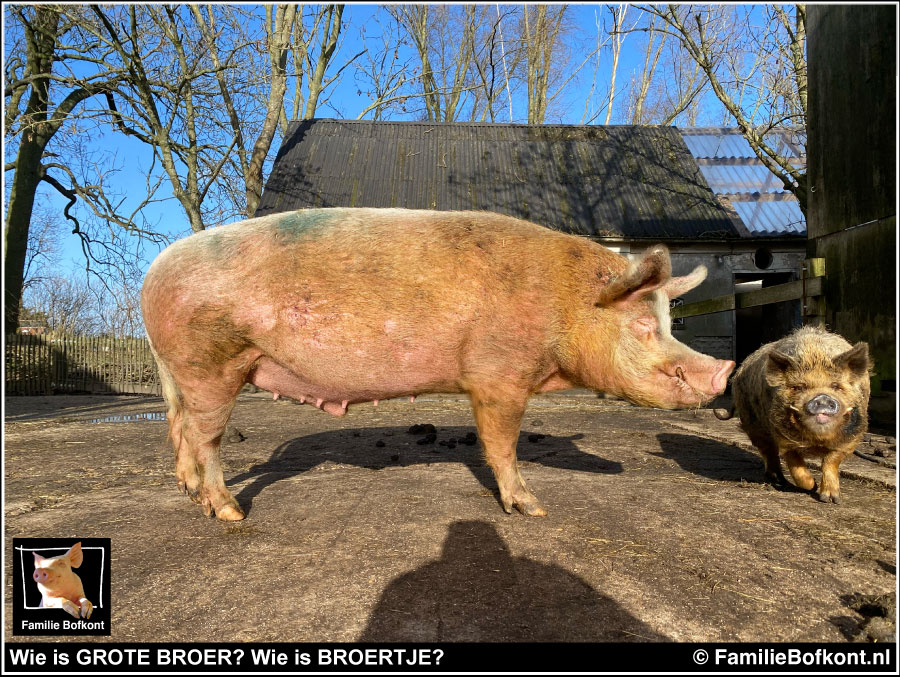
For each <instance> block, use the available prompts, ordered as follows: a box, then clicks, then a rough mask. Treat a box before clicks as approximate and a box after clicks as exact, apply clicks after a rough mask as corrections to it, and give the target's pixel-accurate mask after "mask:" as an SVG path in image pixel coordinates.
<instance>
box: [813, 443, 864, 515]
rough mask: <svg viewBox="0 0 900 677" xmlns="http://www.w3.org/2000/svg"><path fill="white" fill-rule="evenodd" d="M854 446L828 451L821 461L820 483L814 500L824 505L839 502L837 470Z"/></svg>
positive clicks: (839, 486)
mask: <svg viewBox="0 0 900 677" xmlns="http://www.w3.org/2000/svg"><path fill="white" fill-rule="evenodd" d="M855 446H856V445H855V444H852V445H850V446H849V447H840V448H838V449H834V450H833V451H829V452H828V453H827V454H825V458H823V459H822V483H821V484H820V485H819V491H818V493H817V494H816V498H818V499H819V500H820V501H822V502H824V503H828V502H829V501H831V502H832V503H840V502H841V480H840V471H839V470H838V468H839V467H840V465H841V461H843V460H844V459H845V458H846V457H847V456H848V455H850V454H852V453H853V448H854V447H855Z"/></svg>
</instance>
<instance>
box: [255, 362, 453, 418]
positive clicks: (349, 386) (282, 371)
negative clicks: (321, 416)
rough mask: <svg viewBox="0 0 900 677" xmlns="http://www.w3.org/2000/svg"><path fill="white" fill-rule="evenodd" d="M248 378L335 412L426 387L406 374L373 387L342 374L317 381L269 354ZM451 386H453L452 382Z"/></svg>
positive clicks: (436, 386)
mask: <svg viewBox="0 0 900 677" xmlns="http://www.w3.org/2000/svg"><path fill="white" fill-rule="evenodd" d="M395 378H396V377H395ZM360 380H364V379H363V378H361V379H360ZM247 381H248V383H252V384H253V385H255V386H258V387H260V388H262V389H264V390H268V391H270V392H272V393H275V394H276V395H284V396H286V397H290V398H291V399H294V400H298V401H300V402H306V403H309V404H312V405H314V406H316V407H318V408H319V409H322V410H323V411H326V412H328V413H329V414H332V415H334V416H343V415H344V414H346V413H347V407H348V405H350V404H358V403H360V402H371V401H373V400H382V399H390V398H392V397H399V396H401V395H407V394H411V393H417V392H422V391H423V388H422V387H419V384H414V383H412V382H410V381H409V380H408V379H404V378H397V379H396V380H394V379H391V380H390V382H386V383H382V384H379V385H378V386H374V387H373V386H365V385H363V384H361V383H348V382H344V381H345V379H340V378H338V379H335V380H333V381H332V382H330V383H317V382H313V381H312V380H310V379H307V378H304V377H303V376H302V375H300V374H297V373H295V372H294V371H292V370H291V369H288V368H287V367H285V366H283V365H281V364H279V363H278V362H276V361H275V360H273V359H271V358H269V357H267V356H263V357H260V358H259V359H258V360H257V362H256V364H255V366H254V368H253V369H252V371H251V372H250V374H249V375H248V378H247ZM335 381H337V382H335ZM449 385H450V384H434V383H431V384H428V386H430V387H426V388H424V389H426V390H432V391H434V390H435V389H440V390H447V389H448V386H449ZM450 387H451V388H452V386H450Z"/></svg>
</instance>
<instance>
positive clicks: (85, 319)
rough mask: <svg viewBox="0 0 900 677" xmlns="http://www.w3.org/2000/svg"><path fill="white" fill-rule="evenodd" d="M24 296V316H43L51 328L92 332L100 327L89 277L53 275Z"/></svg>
mask: <svg viewBox="0 0 900 677" xmlns="http://www.w3.org/2000/svg"><path fill="white" fill-rule="evenodd" d="M25 300H26V304H25V306H26V308H27V314H26V315H25V317H28V316H39V317H41V318H42V319H44V321H45V322H46V324H47V329H48V330H50V331H51V332H54V333H59V334H71V335H77V336H89V335H92V334H94V333H95V331H96V329H97V322H96V316H95V314H94V312H93V311H94V303H95V302H94V298H93V297H92V295H91V292H90V289H89V287H88V283H87V278H86V277H85V278H83V279H80V280H79V279H76V278H70V277H65V276H62V275H54V276H53V277H50V278H47V279H44V280H41V281H40V282H39V283H38V284H35V285H33V286H32V287H30V288H29V290H28V295H27V297H26V299H25Z"/></svg>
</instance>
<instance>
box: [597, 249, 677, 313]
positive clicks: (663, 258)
mask: <svg viewBox="0 0 900 677" xmlns="http://www.w3.org/2000/svg"><path fill="white" fill-rule="evenodd" d="M671 277H672V263H671V262H670V261H669V250H668V249H667V248H666V246H665V245H661V244H658V245H655V246H653V247H651V248H650V249H649V250H647V252H646V253H645V254H644V255H643V257H641V260H640V261H638V262H637V263H634V264H632V265H630V266H628V270H626V271H625V272H624V273H623V274H622V275H620V276H619V277H617V278H616V279H614V280H613V281H612V282H610V283H609V284H608V285H606V286H605V287H604V288H603V290H602V291H601V292H600V299H599V300H598V301H597V303H596V305H597V306H610V305H613V304H617V303H627V302H628V301H632V300H634V299H636V298H638V297H641V296H644V295H645V294H649V293H650V292H652V291H655V290H656V289H659V288H660V287H662V286H663V285H665V284H666V282H668V281H669V279H670V278H671Z"/></svg>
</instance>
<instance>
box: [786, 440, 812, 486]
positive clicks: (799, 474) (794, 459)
mask: <svg viewBox="0 0 900 677" xmlns="http://www.w3.org/2000/svg"><path fill="white" fill-rule="evenodd" d="M784 460H785V462H786V463H787V466H788V470H790V471H791V477H793V478H794V484H796V485H797V486H798V487H800V488H801V489H803V490H804V491H812V490H813V489H815V488H816V481H815V480H814V479H813V476H812V475H811V474H810V472H809V468H807V467H806V461H804V460H803V456H802V455H801V454H800V452H799V451H797V450H796V449H787V450H786V451H784Z"/></svg>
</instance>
